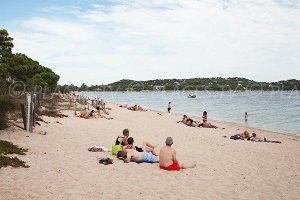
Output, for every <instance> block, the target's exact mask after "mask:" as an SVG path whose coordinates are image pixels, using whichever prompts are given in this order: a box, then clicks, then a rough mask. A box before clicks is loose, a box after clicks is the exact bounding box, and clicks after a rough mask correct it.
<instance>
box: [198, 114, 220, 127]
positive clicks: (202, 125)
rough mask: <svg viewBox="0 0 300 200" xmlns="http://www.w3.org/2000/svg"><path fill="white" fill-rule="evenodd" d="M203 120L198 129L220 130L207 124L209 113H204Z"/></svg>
mask: <svg viewBox="0 0 300 200" xmlns="http://www.w3.org/2000/svg"><path fill="white" fill-rule="evenodd" d="M202 119H203V122H202V123H200V124H199V125H198V127H204V128H218V127H217V126H215V125H212V124H211V123H207V112H206V111H204V112H203V116H202Z"/></svg>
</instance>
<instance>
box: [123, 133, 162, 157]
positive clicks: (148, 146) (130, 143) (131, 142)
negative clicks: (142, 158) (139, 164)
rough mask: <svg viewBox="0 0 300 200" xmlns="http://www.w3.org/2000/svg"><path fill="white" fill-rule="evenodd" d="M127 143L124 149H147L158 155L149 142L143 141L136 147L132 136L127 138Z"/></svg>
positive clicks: (140, 150) (139, 150)
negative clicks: (140, 145)
mask: <svg viewBox="0 0 300 200" xmlns="http://www.w3.org/2000/svg"><path fill="white" fill-rule="evenodd" d="M127 142H128V145H126V146H125V147H124V148H123V150H125V149H134V150H136V151H138V152H143V151H147V152H150V153H152V154H153V155H155V156H158V154H157V153H156V152H155V151H154V148H155V146H154V145H151V144H150V143H149V142H143V145H142V147H137V146H135V145H134V139H133V138H132V137H129V138H128V140H127Z"/></svg>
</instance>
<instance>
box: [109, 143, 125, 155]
mask: <svg viewBox="0 0 300 200" xmlns="http://www.w3.org/2000/svg"><path fill="white" fill-rule="evenodd" d="M122 150H123V146H122V145H114V146H112V147H111V154H112V155H117V153H118V152H119V151H122Z"/></svg>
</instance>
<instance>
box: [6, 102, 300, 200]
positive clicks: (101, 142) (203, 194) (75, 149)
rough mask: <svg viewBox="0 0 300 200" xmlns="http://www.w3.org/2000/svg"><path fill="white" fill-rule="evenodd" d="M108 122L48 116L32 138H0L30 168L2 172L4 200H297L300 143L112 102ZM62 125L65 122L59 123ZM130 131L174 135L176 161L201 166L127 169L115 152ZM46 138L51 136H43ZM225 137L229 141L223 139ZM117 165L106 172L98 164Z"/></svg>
mask: <svg viewBox="0 0 300 200" xmlns="http://www.w3.org/2000/svg"><path fill="white" fill-rule="evenodd" d="M107 107H109V108H111V110H109V113H110V115H109V117H112V118H113V119H111V120H107V119H105V118H96V119H82V118H78V117H75V116H74V111H71V110H69V111H68V110H66V111H64V114H67V115H68V117H66V118H51V117H43V119H44V120H45V121H47V122H50V123H49V124H45V123H43V122H40V123H41V126H36V127H35V129H34V132H33V133H28V132H25V131H24V130H21V129H20V128H17V127H11V128H9V129H7V130H4V131H0V139H1V140H7V141H11V142H13V143H14V144H17V145H19V146H20V147H23V148H28V153H27V155H24V156H19V155H18V157H19V158H20V159H22V160H24V161H26V163H27V164H28V165H30V168H12V167H6V168H1V169H0V177H1V179H0V194H1V195H0V199H5V200H9V199H298V198H299V196H300V137H299V136H293V135H286V134H280V133H275V132H270V131H263V130H258V129H252V128H249V129H247V130H249V132H256V133H257V134H258V135H263V136H265V137H267V138H268V139H270V140H279V141H281V142H282V143H281V144H275V143H264V142H250V141H242V140H237V141H235V140H230V139H229V137H230V136H231V135H233V134H236V133H241V132H243V130H244V129H245V127H243V126H239V125H235V124H226V123H221V122H212V123H214V124H215V125H217V126H218V127H219V128H217V129H208V128H195V127H188V126H186V125H184V124H181V123H176V122H177V121H179V120H181V118H182V116H181V115H178V114H172V115H167V114H166V113H160V114H158V113H157V112H155V111H148V112H134V111H129V110H127V109H125V108H120V107H119V106H118V105H116V104H111V103H107ZM58 122H59V123H58ZM125 128H128V129H129V131H130V136H131V137H133V138H134V140H135V144H136V145H137V146H141V144H142V142H143V141H148V142H150V143H152V144H156V145H158V146H157V147H156V151H157V152H159V149H160V148H161V147H163V146H164V145H165V144H164V142H165V139H166V137H168V136H172V137H173V139H174V144H173V147H174V148H175V149H176V152H177V158H178V160H179V161H180V162H184V163H188V164H190V163H193V162H196V163H197V167H196V168H193V169H186V170H181V171H172V172H170V171H165V170H161V169H159V166H158V164H148V163H141V164H137V163H133V162H131V163H123V161H120V160H118V159H116V157H115V156H112V155H111V154H110V153H103V152H89V151H88V148H89V147H90V146H92V145H98V146H103V147H108V148H111V146H112V145H113V144H114V142H115V140H116V138H117V136H118V135H120V134H122V130H123V129H125ZM45 132H46V134H45ZM225 136H226V137H225ZM105 157H110V158H113V160H114V164H112V165H101V164H99V163H98V160H97V158H105Z"/></svg>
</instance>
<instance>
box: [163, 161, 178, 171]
mask: <svg viewBox="0 0 300 200" xmlns="http://www.w3.org/2000/svg"><path fill="white" fill-rule="evenodd" d="M159 167H160V168H161V169H164V170H168V171H179V170H180V165H179V164H178V163H173V164H172V165H169V166H168V167H163V166H159Z"/></svg>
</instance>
